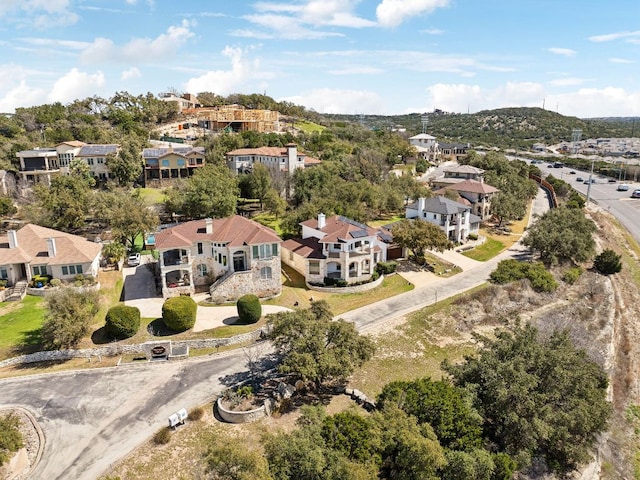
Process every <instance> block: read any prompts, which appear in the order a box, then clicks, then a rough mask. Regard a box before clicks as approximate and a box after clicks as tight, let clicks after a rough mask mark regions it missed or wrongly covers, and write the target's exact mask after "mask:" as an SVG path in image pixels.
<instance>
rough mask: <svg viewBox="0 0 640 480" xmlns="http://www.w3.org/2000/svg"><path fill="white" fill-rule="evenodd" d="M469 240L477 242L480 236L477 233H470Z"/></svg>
mask: <svg viewBox="0 0 640 480" xmlns="http://www.w3.org/2000/svg"><path fill="white" fill-rule="evenodd" d="M467 238H468V239H469V240H477V239H478V235H476V234H475V233H470V234H469V235H468V236H467Z"/></svg>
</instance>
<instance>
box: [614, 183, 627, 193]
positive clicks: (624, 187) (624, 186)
mask: <svg viewBox="0 0 640 480" xmlns="http://www.w3.org/2000/svg"><path fill="white" fill-rule="evenodd" d="M616 190H618V191H619V192H626V191H627V190H629V185H627V184H626V183H621V184H620V185H618V188H616Z"/></svg>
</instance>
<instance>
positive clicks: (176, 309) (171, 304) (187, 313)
mask: <svg viewBox="0 0 640 480" xmlns="http://www.w3.org/2000/svg"><path fill="white" fill-rule="evenodd" d="M197 311H198V305H197V304H196V302H195V301H194V300H193V298H191V297H183V296H180V297H173V298H168V299H167V300H165V302H164V304H163V305H162V321H163V322H164V324H165V325H166V326H167V327H168V328H170V329H171V330H174V331H176V332H182V331H184V330H189V329H190V328H193V326H194V325H195V324H196V312H197Z"/></svg>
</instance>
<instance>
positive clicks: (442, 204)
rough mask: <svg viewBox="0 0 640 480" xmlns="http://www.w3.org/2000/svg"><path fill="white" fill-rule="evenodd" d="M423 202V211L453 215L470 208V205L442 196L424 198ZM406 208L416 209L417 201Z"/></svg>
mask: <svg viewBox="0 0 640 480" xmlns="http://www.w3.org/2000/svg"><path fill="white" fill-rule="evenodd" d="M424 204H425V205H424V211H425V212H432V213H439V214H442V215H453V214H456V213H459V212H461V211H464V210H470V207H468V206H466V205H463V204H462V203H459V202H455V201H453V200H449V199H448V198H445V197H442V196H437V197H431V198H425V200H424ZM407 208H411V209H413V210H418V202H415V203H412V204H411V205H409V206H408V207H407Z"/></svg>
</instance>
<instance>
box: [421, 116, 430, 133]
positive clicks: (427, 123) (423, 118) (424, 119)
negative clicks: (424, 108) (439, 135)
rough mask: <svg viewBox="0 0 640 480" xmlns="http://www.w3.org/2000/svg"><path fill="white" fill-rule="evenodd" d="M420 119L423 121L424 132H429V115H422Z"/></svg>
mask: <svg viewBox="0 0 640 480" xmlns="http://www.w3.org/2000/svg"><path fill="white" fill-rule="evenodd" d="M420 121H421V122H422V133H427V125H429V117H428V116H426V115H422V116H421V117H420Z"/></svg>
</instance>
